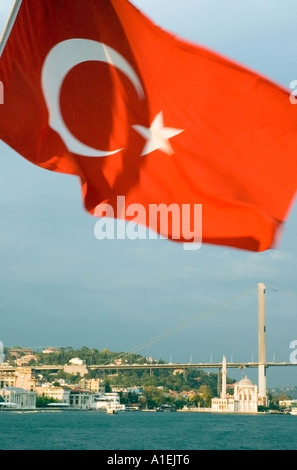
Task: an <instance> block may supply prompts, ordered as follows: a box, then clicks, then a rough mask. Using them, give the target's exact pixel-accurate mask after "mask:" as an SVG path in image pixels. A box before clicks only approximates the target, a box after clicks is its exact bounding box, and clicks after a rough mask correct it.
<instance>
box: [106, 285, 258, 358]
mask: <svg viewBox="0 0 297 470" xmlns="http://www.w3.org/2000/svg"><path fill="white" fill-rule="evenodd" d="M254 289H255V287H254V286H253V287H250V288H248V289H246V290H244V291H242V292H240V293H239V294H236V295H234V296H232V297H230V298H229V299H227V300H224V301H222V302H221V303H219V304H218V305H217V306H215V307H212V308H210V309H207V310H205V311H203V312H201V313H200V314H198V315H195V316H194V317H192V318H190V319H189V320H186V321H184V322H183V323H180V324H179V325H176V326H175V327H173V328H170V329H168V330H166V331H164V332H163V333H161V334H159V335H157V336H155V337H153V338H151V339H149V340H147V341H145V342H144V343H141V344H139V345H138V346H135V347H134V348H132V349H130V350H129V351H127V352H125V353H124V354H122V355H121V354H120V355H119V356H116V358H114V359H115V360H117V359H123V358H124V357H126V356H128V355H130V354H133V353H136V352H138V351H141V350H142V349H144V348H146V347H148V346H151V345H152V344H154V343H157V342H159V341H161V340H162V339H165V338H167V337H168V336H171V335H172V334H174V333H177V332H178V331H180V330H182V329H184V328H186V327H187V326H189V325H192V324H193V323H195V322H197V321H199V320H202V319H203V318H206V317H208V316H210V315H212V314H213V313H215V312H217V311H218V310H221V309H223V308H225V307H227V306H229V305H231V304H233V303H235V302H237V301H238V300H240V299H241V298H243V297H244V296H246V295H247V294H249V293H250V292H251V291H254Z"/></svg>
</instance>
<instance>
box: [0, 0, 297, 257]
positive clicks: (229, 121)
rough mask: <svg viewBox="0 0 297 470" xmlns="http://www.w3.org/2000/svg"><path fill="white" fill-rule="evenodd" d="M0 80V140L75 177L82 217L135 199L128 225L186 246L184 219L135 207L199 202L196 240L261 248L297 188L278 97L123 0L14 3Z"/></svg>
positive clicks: (285, 113)
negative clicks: (167, 219) (0, 95)
mask: <svg viewBox="0 0 297 470" xmlns="http://www.w3.org/2000/svg"><path fill="white" fill-rule="evenodd" d="M0 79H1V81H2V82H3V83H4V89H5V103H4V105H2V106H1V107H0V138H1V139H3V140H4V141H5V142H6V143H7V144H8V145H10V146H11V147H12V148H13V149H15V150H16V151H17V152H18V153H19V154H20V155H22V156H23V157H25V158H26V159H28V160H29V161H31V162H32V163H34V164H36V165H38V166H40V167H42V168H46V169H48V170H51V171H56V172H63V173H69V174H74V175H78V176H79V177H80V179H81V183H82V191H83V199H84V204H85V207H86V209H87V210H88V211H89V212H90V213H91V214H94V215H102V211H101V208H102V207H104V204H106V203H107V204H109V205H110V207H112V208H113V210H114V216H115V217H122V218H126V219H127V220H128V219H133V218H134V219H135V214H136V212H137V211H134V212H133V208H135V206H133V204H134V205H135V204H137V205H138V206H137V207H139V205H141V207H143V208H144V212H143V213H140V212H139V211H138V212H139V213H138V215H137V221H138V222H141V223H143V224H145V225H147V226H149V227H151V228H153V229H154V230H157V231H158V232H160V233H161V234H162V235H164V236H165V237H168V238H171V239H175V240H179V241H188V240H189V238H190V237H189V234H190V235H191V234H193V232H192V228H193V227H192V228H191V229H190V228H189V227H188V229H186V232H183V231H182V230H180V229H181V227H182V221H181V220H180V219H178V222H176V221H175V222H174V223H172V224H171V226H169V225H170V224H169V225H168V227H165V228H164V227H163V226H162V223H161V222H160V220H157V217H154V218H153V219H150V218H149V217H148V214H149V208H150V207H151V206H152V205H155V206H156V205H160V204H164V205H165V206H166V207H167V208H170V207H171V206H172V205H174V207H178V208H180V209H182V208H183V207H186V206H189V207H190V208H191V210H193V208H194V206H195V205H198V204H202V208H203V242H205V243H213V244H217V245H226V246H232V247H238V248H242V249H247V250H254V251H263V250H266V249H268V248H270V247H273V246H274V242H275V238H276V235H277V233H278V230H279V228H280V227H281V225H282V224H283V222H284V221H285V220H286V217H287V214H288V210H289V208H290V205H291V204H292V201H293V198H294V195H295V192H296V188H297V171H296V161H297V157H296V155H297V108H296V107H295V106H294V105H292V104H291V103H290V100H289V91H287V90H284V89H282V88H281V87H279V86H278V85H276V84H274V83H271V82H270V81H268V80H266V79H265V78H263V77H261V76H260V75H258V74H256V73H254V72H252V71H250V70H247V69H245V68H243V67H242V66H240V65H237V64H235V63H233V62H230V61H229V60H226V59H225V58H223V57H220V56H219V55H216V54H214V53H212V52H210V51H208V50H205V49H203V48H201V47H197V46H194V45H192V44H189V43H187V42H185V41H182V40H180V39H178V38H176V37H174V36H173V35H171V34H169V33H167V32H165V31H163V30H162V29H160V28H159V27H157V26H155V25H154V24H153V23H152V22H151V21H150V20H148V19H147V18H146V17H145V16H143V15H142V13H140V12H139V11H138V10H137V9H136V8H135V7H134V6H133V5H131V4H130V3H129V2H128V1H127V0H100V1H98V0H84V1H80V0H55V1H53V0H23V2H22V6H21V8H20V11H19V14H18V17H17V20H16V22H15V24H14V27H13V29H12V32H11V34H10V37H9V40H8V43H7V45H6V48H5V50H4V53H3V55H2V57H1V61H0ZM118 197H124V198H125V204H126V207H127V206H128V207H130V208H131V210H130V211H128V213H127V212H126V213H125V211H124V212H123V211H122V212H121V213H119V211H118V210H117V209H118V207H117V206H118V205H117V202H118ZM172 218H174V216H173V215H172ZM192 239H194V240H195V235H194V237H192Z"/></svg>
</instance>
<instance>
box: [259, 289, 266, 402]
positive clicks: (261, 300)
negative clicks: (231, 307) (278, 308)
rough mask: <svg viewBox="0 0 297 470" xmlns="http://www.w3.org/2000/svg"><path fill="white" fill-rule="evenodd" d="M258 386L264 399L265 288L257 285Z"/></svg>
mask: <svg viewBox="0 0 297 470" xmlns="http://www.w3.org/2000/svg"><path fill="white" fill-rule="evenodd" d="M258 363H259V366H258V386H259V395H260V396H262V397H266V366H265V363H266V325H265V286H264V284H262V283H259V284H258Z"/></svg>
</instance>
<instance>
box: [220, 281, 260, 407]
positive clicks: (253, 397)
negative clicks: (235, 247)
mask: <svg viewBox="0 0 297 470" xmlns="http://www.w3.org/2000/svg"><path fill="white" fill-rule="evenodd" d="M265 336H266V326H265V286H264V284H263V283H259V284H258V385H259V388H258V386H257V385H254V384H253V382H252V381H251V380H249V379H248V378H247V377H245V378H244V379H242V380H240V381H239V382H238V383H236V384H235V385H234V395H233V396H231V395H229V394H227V363H226V357H225V356H224V357H223V362H222V392H221V396H220V398H213V399H212V402H211V410H212V411H214V412H224V411H226V412H237V413H257V412H258V406H267V393H266V364H265V363H266V337H265Z"/></svg>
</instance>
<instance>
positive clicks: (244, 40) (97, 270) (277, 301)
mask: <svg viewBox="0 0 297 470" xmlns="http://www.w3.org/2000/svg"><path fill="white" fill-rule="evenodd" d="M3 3H4V2H2V3H1V5H0V29H1V30H3V28H4V24H5V22H6V20H7V17H8V14H9V11H10V8H11V6H12V3H13V2H12V1H11V0H6V1H5V4H3ZM133 3H134V4H135V5H136V6H137V7H138V8H139V9H140V10H142V11H143V12H144V13H145V14H146V15H147V16H149V17H150V18H151V19H152V20H153V21H154V22H155V23H156V24H158V25H159V26H161V27H162V28H164V29H166V30H168V31H171V32H174V33H176V34H177V35H178V36H180V37H181V38H185V39H187V40H189V41H191V42H194V43H196V44H199V45H202V46H204V47H207V48H208V49H211V50H213V51H215V52H218V53H220V54H222V55H224V56H225V57H228V58H230V59H233V60H235V61H236V62H238V63H240V64H242V65H245V66H247V67H248V68H251V69H253V70H255V71H256V72H259V73H261V74H262V75H264V76H266V77H267V78H269V79H271V80H272V81H274V82H277V83H279V84H281V85H282V86H285V87H286V88H289V85H290V83H291V81H292V80H296V79H297V55H296V49H297V37H296V20H295V17H294V14H293V12H294V7H295V2H294V1H293V0H269V1H268V0H241V1H238V0H183V1H182V2H181V1H180V0H162V1H160V0H134V1H133ZM0 80H1V77H0ZM0 112H1V108H0ZM0 161H1V171H0V216H1V222H0V260H1V263H0V292H1V295H0V320H1V324H0V341H2V342H3V344H4V346H16V345H22V346H27V347H33V348H42V347H46V346H56V347H59V346H72V347H74V348H76V347H77V348H79V347H82V346H87V347H89V348H97V349H99V350H101V349H104V348H108V349H110V350H112V351H116V352H118V351H131V350H135V351H136V352H138V353H139V354H142V355H144V356H151V357H154V358H156V359H159V358H162V359H164V360H165V361H168V362H186V363H188V362H209V361H212V362H219V361H221V360H222V356H223V355H226V357H227V362H228V361H232V360H233V361H236V362H239V361H242V362H248V361H252V360H255V361H256V360H257V351H258V345H257V339H258V332H257V321H258V320H257V315H258V310H257V309H258V305H257V284H258V283H259V282H263V283H264V284H265V285H266V287H267V288H266V323H267V333H266V339H267V360H269V361H273V360H276V361H286V362H288V361H289V358H290V354H291V352H292V349H290V343H291V342H292V341H294V340H297V315H296V313H297V312H296V310H297V308H296V307H297V286H296V279H297V263H296V261H297V249H296V242H295V241H296V234H297V204H296V203H294V204H293V206H292V208H291V210H290V213H289V214H288V220H287V222H286V224H285V227H284V232H283V235H282V238H281V241H280V244H279V246H278V247H277V249H274V250H268V251H266V252H263V253H251V252H246V251H242V250H236V249H232V248H225V247H216V246H211V245H206V244H202V247H201V249H199V250H197V251H185V250H183V249H182V247H181V246H180V245H179V244H175V243H172V242H170V241H167V240H135V241H132V240H128V239H126V240H101V241H99V240H97V239H96V238H95V236H94V226H95V223H96V219H94V218H93V217H92V216H90V215H89V214H87V213H86V211H85V210H84V208H83V205H82V199H81V190H80V185H79V181H78V179H77V178H76V177H72V176H68V175H62V174H55V173H51V172H48V171H46V170H42V169H40V168H38V167H35V166H34V165H32V164H31V163H29V162H27V161H26V160H25V159H24V158H22V157H21V156H20V155H18V154H16V152H14V151H13V150H12V149H10V148H9V147H8V146H6V145H5V144H4V143H3V142H2V143H1V142H0ZM247 290H249V291H248V293H247V294H245V295H244V294H243V293H244V292H246V291H247ZM241 294H242V295H241ZM234 296H238V300H237V301H235V302H233V303H230V305H228V306H225V307H223V306H221V307H220V305H221V304H223V303H224V302H226V301H228V300H229V299H232V298H233V297H234ZM191 319H195V321H193V322H190V325H189V326H185V327H183V324H184V323H185V322H187V321H188V320H191ZM171 329H173V330H176V331H174V332H171V331H170V330H171ZM163 333H164V335H163ZM158 336H163V339H162V340H160V341H159V340H158ZM245 374H247V375H248V376H249V377H250V378H251V379H252V380H254V381H257V375H256V371H251V370H247V371H233V370H232V371H231V370H228V375H229V376H231V377H233V376H234V378H240V377H241V376H242V375H245ZM295 385H296V386H297V368H296V367H295V366H294V367H293V366H292V367H288V368H274V369H272V368H270V369H269V370H268V372H267V386H268V387H276V386H295Z"/></svg>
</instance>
